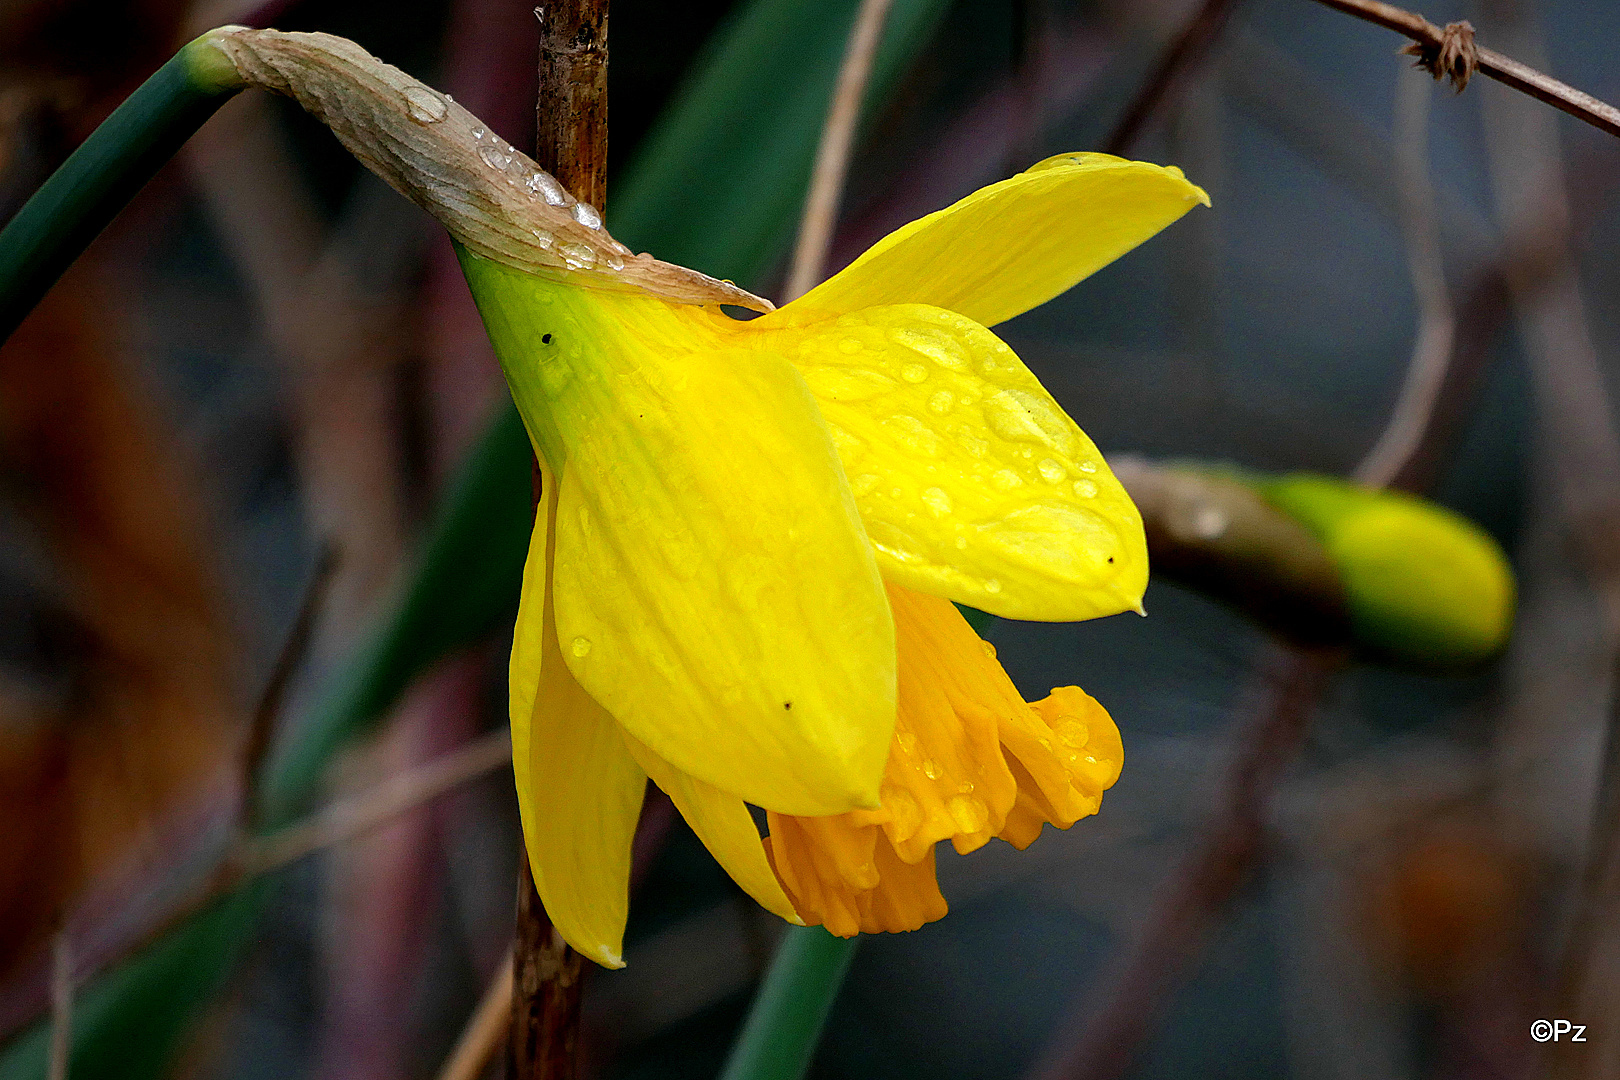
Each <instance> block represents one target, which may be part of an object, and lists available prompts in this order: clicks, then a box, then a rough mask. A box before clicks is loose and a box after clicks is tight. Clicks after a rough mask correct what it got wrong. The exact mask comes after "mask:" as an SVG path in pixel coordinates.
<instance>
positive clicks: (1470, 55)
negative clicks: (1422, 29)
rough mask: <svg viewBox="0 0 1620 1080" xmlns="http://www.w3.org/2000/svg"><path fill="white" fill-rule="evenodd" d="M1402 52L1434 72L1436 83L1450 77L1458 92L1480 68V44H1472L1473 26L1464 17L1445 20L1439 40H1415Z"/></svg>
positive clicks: (1419, 65) (1422, 66)
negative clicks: (1449, 21) (1458, 20)
mask: <svg viewBox="0 0 1620 1080" xmlns="http://www.w3.org/2000/svg"><path fill="white" fill-rule="evenodd" d="M1401 54H1402V55H1404V56H1415V57H1417V64H1416V66H1417V67H1420V68H1422V69H1423V70H1424V71H1427V72H1428V73H1429V74H1430V75H1433V76H1434V78H1435V81H1436V82H1438V81H1439V80H1441V79H1450V80H1451V85H1452V86H1453V87H1455V88H1456V90H1457V93H1459V94H1460V93H1462V92H1463V88H1464V87H1466V86H1467V85H1468V80H1469V79H1471V78H1473V76H1474V72H1476V71H1478V70H1479V47H1478V46H1477V45H1475V44H1474V27H1473V26H1472V25H1471V24H1470V23H1469V22H1468V21H1467V20H1464V21H1463V22H1454V23H1447V24H1446V26H1445V29H1443V30H1441V31H1440V40H1439V41H1438V42H1431V41H1414V42H1412V44H1410V45H1408V46H1406V47H1405V48H1403V49H1402V50H1401Z"/></svg>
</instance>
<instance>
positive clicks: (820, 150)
mask: <svg viewBox="0 0 1620 1080" xmlns="http://www.w3.org/2000/svg"><path fill="white" fill-rule="evenodd" d="M891 6H893V0H861V6H860V10H859V11H857V12H856V13H855V24H854V26H852V27H851V28H850V32H849V41H848V43H847V44H846V45H845V47H844V62H843V65H842V66H841V67H840V68H839V69H838V82H837V83H836V85H835V86H834V88H833V99H832V107H831V108H829V109H828V110H827V120H826V122H825V123H824V124H823V125H822V128H821V143H820V145H818V146H817V147H816V163H815V168H814V169H813V170H812V171H811V173H810V193H809V195H807V196H806V197H805V201H804V215H803V216H802V217H801V218H800V219H799V239H798V243H797V245H796V246H795V247H794V249H793V267H792V269H791V270H790V271H789V273H788V282H787V286H786V288H785V289H784V290H783V294H782V300H783V302H784V303H786V302H787V301H789V300H796V299H798V298H799V297H801V296H803V295H804V294H805V293H807V292H809V291H810V290H811V289H813V288H815V286H816V285H817V284H818V283H819V282H820V281H821V278H822V275H823V274H824V273H825V272H826V267H827V251H828V249H829V248H830V247H831V246H832V234H833V226H834V224H836V223H837V220H838V206H839V203H840V202H842V201H843V194H844V178H845V177H846V176H847V175H848V173H849V152H850V147H851V145H852V144H853V143H854V141H855V125H856V124H857V123H858V122H859V120H860V118H861V102H862V101H863V100H864V99H865V97H866V84H867V83H868V82H869V81H870V80H871V77H872V60H873V57H874V56H875V55H876V54H877V47H878V42H879V41H881V40H882V37H883V24H884V22H885V21H886V20H887V19H888V17H889V8H890V7H891Z"/></svg>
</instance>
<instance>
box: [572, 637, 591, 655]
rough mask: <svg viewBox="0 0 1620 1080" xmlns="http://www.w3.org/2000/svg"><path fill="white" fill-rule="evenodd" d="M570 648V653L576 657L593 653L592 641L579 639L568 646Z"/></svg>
mask: <svg viewBox="0 0 1620 1080" xmlns="http://www.w3.org/2000/svg"><path fill="white" fill-rule="evenodd" d="M568 648H569V651H570V652H572V653H573V654H574V655H575V656H584V655H585V654H586V653H588V652H590V651H591V639H590V638H582V637H577V638H575V639H574V640H573V642H572V644H570V645H569V646H568Z"/></svg>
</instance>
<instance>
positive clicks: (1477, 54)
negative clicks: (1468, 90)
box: [1317, 0, 1620, 135]
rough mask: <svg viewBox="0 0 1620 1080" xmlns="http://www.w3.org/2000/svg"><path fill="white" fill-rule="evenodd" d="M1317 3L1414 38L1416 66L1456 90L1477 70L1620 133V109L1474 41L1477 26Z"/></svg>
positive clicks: (1370, 3)
mask: <svg viewBox="0 0 1620 1080" xmlns="http://www.w3.org/2000/svg"><path fill="white" fill-rule="evenodd" d="M1317 2H1318V3H1321V4H1326V5H1327V6H1328V7H1330V8H1333V9H1335V10H1337V11H1342V12H1344V13H1345V14H1346V15H1354V16H1355V17H1356V18H1358V19H1365V20H1366V21H1368V22H1370V23H1376V24H1377V25H1379V26H1382V27H1384V28H1385V29H1386V30H1393V31H1395V32H1396V33H1397V34H1404V35H1406V36H1407V37H1409V38H1411V39H1412V40H1413V41H1414V42H1416V43H1417V49H1416V51H1415V55H1416V56H1417V57H1418V65H1419V66H1420V67H1422V68H1424V69H1425V70H1427V71H1429V72H1430V73H1431V74H1433V75H1434V77H1435V78H1437V79H1439V78H1449V79H1451V81H1452V85H1454V86H1456V87H1457V89H1458V90H1461V89H1462V88H1463V87H1464V86H1466V85H1467V84H1468V78H1469V76H1470V75H1472V74H1473V73H1474V72H1475V71H1479V72H1481V73H1483V74H1485V75H1489V76H1490V77H1491V78H1493V79H1495V80H1496V81H1497V82H1500V83H1503V84H1505V85H1507V86H1511V87H1512V88H1513V89H1515V90H1518V91H1519V92H1520V93H1524V94H1529V95H1530V96H1531V97H1533V98H1535V99H1537V100H1538V101H1544V102H1546V103H1547V104H1548V105H1551V106H1552V107H1553V108H1555V109H1558V110H1560V111H1561V112H1566V113H1568V114H1569V115H1571V116H1573V117H1575V118H1576V119H1577V120H1584V121H1586V122H1587V123H1588V124H1591V125H1592V126H1593V127H1595V128H1598V129H1600V130H1602V131H1607V132H1608V133H1609V134H1610V135H1620V109H1616V108H1615V107H1614V106H1613V105H1609V104H1607V103H1605V102H1602V101H1599V100H1598V99H1597V98H1595V97H1593V96H1592V95H1590V94H1586V93H1582V92H1581V91H1579V90H1577V89H1575V88H1574V87H1573V86H1569V85H1567V84H1566V83H1561V82H1559V81H1558V80H1557V79H1555V78H1553V77H1552V76H1550V75H1544V74H1542V73H1541V72H1539V71H1537V70H1536V69H1535V68H1532V67H1529V66H1527V65H1525V64H1521V63H1519V62H1518V61H1517V60H1514V59H1511V58H1509V57H1506V56H1503V55H1502V54H1501V53H1499V52H1494V51H1492V50H1491V49H1487V48H1485V47H1484V46H1481V45H1476V44H1475V43H1474V33H1473V27H1471V26H1469V25H1468V24H1467V23H1452V24H1451V25H1450V26H1446V27H1440V26H1436V25H1434V24H1433V23H1431V22H1430V21H1429V20H1427V19H1425V18H1424V17H1423V16H1421V15H1418V14H1415V13H1413V12H1410V11H1407V10H1405V9H1404V8H1398V7H1395V6H1394V5H1393V4H1385V3H1380V2H1379V0H1317Z"/></svg>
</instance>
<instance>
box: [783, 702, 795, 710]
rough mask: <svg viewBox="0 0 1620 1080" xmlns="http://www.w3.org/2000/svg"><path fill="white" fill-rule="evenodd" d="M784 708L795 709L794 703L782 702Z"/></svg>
mask: <svg viewBox="0 0 1620 1080" xmlns="http://www.w3.org/2000/svg"><path fill="white" fill-rule="evenodd" d="M782 708H784V709H791V708H793V702H791V701H784V702H782Z"/></svg>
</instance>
